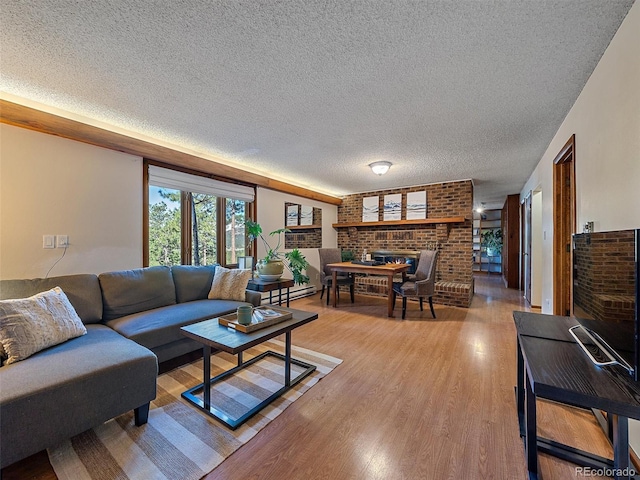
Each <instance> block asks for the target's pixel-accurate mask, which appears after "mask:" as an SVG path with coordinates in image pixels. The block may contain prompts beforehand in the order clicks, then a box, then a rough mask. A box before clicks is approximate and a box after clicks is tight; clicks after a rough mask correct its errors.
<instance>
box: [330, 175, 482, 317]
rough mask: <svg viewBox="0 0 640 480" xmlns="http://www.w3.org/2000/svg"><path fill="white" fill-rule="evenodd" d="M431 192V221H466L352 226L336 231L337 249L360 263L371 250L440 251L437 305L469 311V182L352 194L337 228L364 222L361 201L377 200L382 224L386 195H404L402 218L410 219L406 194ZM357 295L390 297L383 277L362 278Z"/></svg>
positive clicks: (340, 215) (429, 210) (428, 193)
mask: <svg viewBox="0 0 640 480" xmlns="http://www.w3.org/2000/svg"><path fill="white" fill-rule="evenodd" d="M423 190H426V192H427V218H428V219H429V218H448V217H457V216H462V217H464V218H465V221H464V222H462V223H449V224H444V223H441V224H428V225H399V226H379V225H371V226H364V227H348V228H339V229H338V246H339V247H340V248H342V249H343V250H351V251H353V253H354V254H355V256H356V258H360V255H361V254H362V252H363V251H364V249H365V248H366V249H367V252H371V251H373V250H420V249H424V248H435V247H436V245H437V248H438V249H439V251H440V253H439V256H438V266H437V274H436V281H437V282H439V283H438V284H437V285H436V295H435V296H434V299H433V300H434V302H435V303H441V304H445V305H455V306H461V307H468V306H469V305H470V303H471V298H472V297H473V271H472V254H473V242H472V228H473V221H472V211H473V184H472V183H471V181H470V180H465V181H460V182H448V183H437V184H430V185H423V186H415V187H408V188H397V189H391V190H379V191H374V192H366V193H359V194H354V195H348V196H346V197H344V198H343V202H342V204H341V205H340V206H339V207H338V223H346V222H361V221H362V199H363V198H364V197H371V196H376V195H377V196H378V197H379V212H380V213H379V220H380V221H382V220H383V205H384V196H385V195H389V194H394V193H395V194H398V193H400V194H402V218H403V219H405V218H406V203H407V193H409V192H419V191H423ZM356 292H357V293H360V294H366V295H386V292H387V287H386V280H385V279H384V278H372V277H364V278H359V279H358V281H357V282H356Z"/></svg>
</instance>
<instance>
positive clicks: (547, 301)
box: [545, 298, 551, 308]
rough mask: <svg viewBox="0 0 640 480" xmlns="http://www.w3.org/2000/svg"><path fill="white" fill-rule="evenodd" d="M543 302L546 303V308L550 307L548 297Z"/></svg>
mask: <svg viewBox="0 0 640 480" xmlns="http://www.w3.org/2000/svg"><path fill="white" fill-rule="evenodd" d="M545 303H546V304H547V308H550V307H551V300H549V299H548V298H547V299H546V300H545Z"/></svg>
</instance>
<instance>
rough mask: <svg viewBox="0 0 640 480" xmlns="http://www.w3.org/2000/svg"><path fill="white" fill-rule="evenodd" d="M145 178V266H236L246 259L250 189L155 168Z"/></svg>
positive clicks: (150, 169) (149, 166)
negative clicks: (241, 257)
mask: <svg viewBox="0 0 640 480" xmlns="http://www.w3.org/2000/svg"><path fill="white" fill-rule="evenodd" d="M145 165H147V164H146V162H145ZM148 172H149V175H148V202H147V203H148V205H147V206H146V208H147V211H148V222H147V231H146V238H147V242H146V249H145V264H146V265H149V266H154V265H180V264H190V265H212V264H215V263H219V264H222V265H233V266H235V265H236V264H237V262H238V260H237V258H238V257H240V256H245V255H247V251H246V247H247V245H246V241H245V231H244V222H245V218H247V217H246V216H247V215H248V214H250V212H251V208H250V206H251V204H252V202H253V198H254V189H253V188H251V187H245V186H242V185H236V184H233V183H226V182H220V181H218V180H213V179H210V178H207V177H201V176H198V175H193V174H188V173H184V172H179V171H176V170H170V169H166V168H161V167H158V166H156V165H148Z"/></svg>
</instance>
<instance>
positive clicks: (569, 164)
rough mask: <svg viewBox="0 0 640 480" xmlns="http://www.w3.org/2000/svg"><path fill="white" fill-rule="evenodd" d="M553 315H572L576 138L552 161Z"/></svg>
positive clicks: (569, 141)
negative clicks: (572, 243) (572, 237)
mask: <svg viewBox="0 0 640 480" xmlns="http://www.w3.org/2000/svg"><path fill="white" fill-rule="evenodd" d="M553 163H554V165H553V313H554V315H570V313H571V263H572V257H571V255H572V252H571V235H573V233H574V232H575V230H576V229H575V218H576V215H575V211H576V203H575V135H572V136H571V138H570V139H569V140H568V141H567V143H566V144H565V146H564V147H562V150H560V152H559V153H558V155H557V156H556V158H555V159H554V161H553Z"/></svg>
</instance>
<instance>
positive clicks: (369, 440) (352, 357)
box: [3, 275, 611, 480]
mask: <svg viewBox="0 0 640 480" xmlns="http://www.w3.org/2000/svg"><path fill="white" fill-rule="evenodd" d="M340 300H341V301H340V304H339V306H338V308H337V309H334V308H332V307H327V306H326V305H325V303H324V301H322V300H320V298H319V295H316V296H314V297H308V298H303V299H300V300H296V301H294V302H292V305H291V306H292V307H293V308H298V309H302V310H311V311H317V312H319V319H318V320H316V321H315V322H312V323H310V324H308V325H305V326H304V327H301V328H299V329H297V330H295V331H294V332H293V343H294V344H295V345H298V346H301V347H305V348H310V349H312V350H317V351H319V352H323V353H326V354H329V355H333V356H335V357H339V358H342V359H343V360H344V362H343V363H342V364H341V365H340V366H338V367H337V368H336V369H335V370H334V371H333V372H332V373H331V374H330V375H328V376H327V377H326V378H324V379H323V380H322V381H321V382H320V383H318V385H316V386H314V387H313V388H312V389H311V390H309V391H308V392H307V393H305V394H304V395H303V396H302V397H301V398H300V399H298V400H297V401H296V402H295V403H293V404H292V405H291V406H290V407H289V408H287V410H286V411H285V412H284V413H283V414H282V415H280V416H279V417H278V418H276V419H275V420H274V421H273V422H271V423H270V424H269V425H268V426H267V427H265V429H264V430H262V431H261V432H260V434H259V435H257V436H256V437H255V438H253V439H252V440H251V441H250V442H249V443H248V444H247V445H245V446H243V447H242V448H241V449H239V450H238V451H237V452H235V453H234V454H232V455H231V456H230V457H229V458H228V459H227V460H225V461H224V462H223V463H222V464H221V465H220V466H219V467H218V468H217V469H216V470H214V471H213V472H212V473H211V474H209V475H208V476H207V477H205V478H207V479H208V480H214V479H215V480H218V479H224V480H232V479H274V480H275V479H278V480H283V479H285V480H288V479H304V480H311V479H332V480H334V479H366V480H370V479H371V480H374V479H381V480H388V479H438V480H440V479H448V478H451V479H470V480H471V479H481V478H492V479H499V480H503V479H525V478H526V471H525V460H524V450H523V444H522V440H521V439H520V437H519V435H518V425H517V415H516V409H515V394H514V385H515V382H516V368H515V364H516V351H515V328H514V326H513V320H512V316H511V313H512V311H513V310H524V309H526V308H525V305H524V302H523V301H522V300H521V296H520V292H518V291H515V290H507V289H505V288H504V287H503V284H502V280H501V279H500V278H498V276H486V275H481V276H478V277H477V278H476V294H475V297H474V300H473V304H472V307H471V308H469V309H462V308H456V307H446V306H442V305H437V304H436V305H435V309H436V315H437V317H438V318H437V319H436V320H434V319H432V318H431V313H430V312H429V309H428V308H426V309H425V311H424V312H420V310H419V307H418V305H417V303H413V302H410V303H409V307H408V312H407V319H406V320H404V321H403V320H400V319H399V316H400V315H399V313H400V309H399V307H400V303H398V306H397V313H398V318H395V319H391V318H387V317H386V316H385V312H386V304H385V300H384V299H377V298H373V297H364V296H358V297H356V303H355V304H351V303H350V302H349V296H348V295H347V294H345V295H342V296H341V299H340ZM539 404H540V405H539V433H541V434H542V435H544V436H547V437H550V438H554V439H557V440H559V441H563V442H566V443H569V444H571V445H574V446H576V447H578V448H583V449H586V450H589V451H592V452H594V453H597V454H600V455H603V456H609V457H610V456H611V449H610V447H609V445H608V443H607V441H606V439H605V437H604V435H603V434H602V432H601V430H600V429H599V427H598V426H597V424H596V422H595V420H594V419H593V416H592V415H591V414H590V413H588V412H585V411H581V410H577V409H573V408H568V407H563V406H559V405H554V404H551V403H549V402H539ZM28 467H31V468H32V469H34V470H32V471H30V472H28V471H27V470H26V468H28ZM540 467H541V470H542V473H543V476H544V478H546V479H570V478H581V477H580V476H578V475H577V474H576V470H575V466H574V465H573V464H570V463H567V462H563V461H561V460H558V459H555V458H552V457H547V456H544V455H542V456H541V459H540ZM3 478H4V479H5V480H7V479H10V478H43V479H44V478H47V479H49V478H55V475H54V474H53V473H52V472H51V468H50V466H48V461H47V459H46V455H39V456H36V457H32V458H31V459H28V460H27V461H24V462H20V463H19V464H17V465H15V466H13V467H10V468H8V469H5V470H4V471H3Z"/></svg>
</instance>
